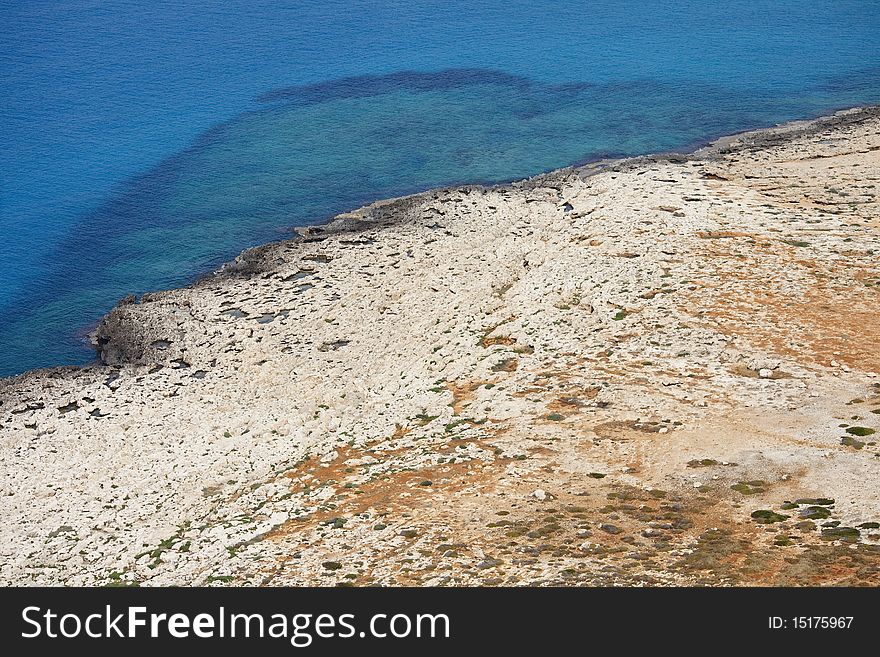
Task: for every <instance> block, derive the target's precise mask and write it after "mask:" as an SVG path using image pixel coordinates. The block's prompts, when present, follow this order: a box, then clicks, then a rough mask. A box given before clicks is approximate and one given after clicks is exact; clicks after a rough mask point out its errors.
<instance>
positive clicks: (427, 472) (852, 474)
mask: <svg viewBox="0 0 880 657" xmlns="http://www.w3.org/2000/svg"><path fill="white" fill-rule="evenodd" d="M878 184H880V110H878V109H877V108H864V109H857V110H850V111H847V112H842V113H839V114H837V115H834V116H832V117H827V118H824V119H818V120H815V121H809V122H799V123H794V124H789V125H786V126H782V127H779V128H774V129H770V130H764V131H759V132H756V133H749V134H745V135H737V136H733V137H729V138H725V139H722V140H719V141H718V142H716V143H715V144H713V145H711V146H709V147H707V148H704V149H701V150H700V151H697V152H696V153H693V154H689V155H670V156H655V157H646V158H636V159H633V160H625V161H615V162H611V161H609V162H600V163H595V164H591V165H587V166H584V167H575V168H568V169H563V170H559V171H555V172H552V173H550V174H546V175H543V176H538V177H536V178H533V179H530V180H526V181H522V182H518V183H514V184H510V185H504V186H498V187H460V188H454V189H445V190H439V191H433V192H428V193H424V194H419V195H416V196H412V197H407V198H403V199H395V200H391V201H386V202H380V203H376V204H373V205H371V206H368V207H366V208H363V209H361V210H358V211H355V212H352V213H350V214H346V215H341V216H340V217H338V218H337V219H336V220H334V221H333V222H332V223H331V224H329V225H327V226H324V227H320V228H310V229H304V230H302V231H301V233H302V234H301V236H300V238H298V239H295V240H291V241H287V242H281V243H276V244H270V245H267V246H264V247H260V248H257V249H253V250H250V251H247V252H245V253H243V254H242V255H241V256H240V257H239V258H238V259H237V260H236V261H235V262H234V263H231V264H230V265H228V266H227V267H225V268H224V269H223V270H222V271H221V272H218V273H217V274H216V275H214V276H211V277H209V278H206V279H204V280H202V281H200V282H198V283H197V284H195V285H193V286H191V287H188V288H185V289H180V290H172V291H167V292H159V293H155V294H149V295H145V296H144V297H143V298H141V299H128V300H126V301H125V302H123V303H121V304H120V305H119V306H118V307H117V308H115V309H114V310H113V311H112V312H111V313H110V314H109V315H108V316H107V317H106V318H104V320H103V321H102V322H101V324H100V326H99V327H98V329H97V331H96V333H95V341H96V345H97V349H98V352H99V355H100V358H101V361H102V363H101V364H96V365H94V366H90V367H86V368H79V369H77V368H58V369H54V370H41V371H34V372H30V373H27V374H25V375H22V376H20V377H16V378H12V379H6V380H3V381H0V513H2V515H3V517H4V523H3V525H2V527H0V582H2V583H3V584H7V585H11V584H16V585H58V584H66V585H75V584H80V585H82V584H84V585H134V584H139V585H205V584H214V585H299V584H318V585H354V586H361V585H376V584H381V585H446V586H453V585H466V586H470V585H565V586H568V585H583V584H589V585H669V584H677V585H728V584H747V585H748V584H754V585H819V584H871V585H877V584H880V524H878V523H880V486H878V483H877V482H878V480H880V447H878V445H877V439H878V436H880V349H878V345H880V266H878V255H880V206H878V194H880V188H878ZM875 431H876V433H875Z"/></svg>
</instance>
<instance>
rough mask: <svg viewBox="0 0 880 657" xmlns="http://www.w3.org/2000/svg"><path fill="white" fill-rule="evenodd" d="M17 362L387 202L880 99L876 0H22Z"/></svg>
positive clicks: (10, 14)
mask: <svg viewBox="0 0 880 657" xmlns="http://www.w3.org/2000/svg"><path fill="white" fill-rule="evenodd" d="M0 90H2V91H0V376H9V375H15V374H18V373H21V372H24V371H26V370H28V369H30V368H35V367H46V366H56V365H71V364H73V365H77V364H85V363H88V362H90V361H92V360H93V359H94V352H93V350H92V349H91V347H90V345H89V343H88V340H87V337H86V336H87V333H88V331H89V330H90V329H91V328H92V327H94V325H95V323H96V322H97V321H98V320H99V319H100V317H101V316H102V314H104V313H105V312H107V311H108V310H109V309H111V308H112V307H113V305H114V304H115V303H116V302H117V301H118V300H119V299H120V298H122V297H125V296H127V295H129V294H135V295H139V294H143V293H145V292H147V291H150V290H157V289H166V288H170V287H177V286H181V285H186V284H188V283H190V282H192V281H194V280H196V279H197V278H198V277H199V276H202V275H204V274H205V273H207V272H210V271H212V270H214V269H216V268H217V267H218V266H219V265H221V264H222V263H223V262H225V261H228V260H230V259H232V258H234V257H235V255H236V254H238V253H239V252H240V251H241V250H242V249H244V248H247V247H250V246H254V245H257V244H261V243H265V242H268V241H273V240H280V239H284V238H287V237H290V236H291V235H292V232H291V228H292V227H293V226H304V225H310V224H319V223H321V222H324V221H326V220H327V219H328V218H330V217H332V216H333V215H334V214H337V213H339V212H343V211H345V210H348V209H352V208H355V207H358V206H360V205H363V204H365V203H368V202H370V201H373V200H377V199H381V198H385V197H391V196H399V195H403V194H407V193H412V192H417V191H420V190H425V189H430V188H432V187H438V186H445V185H451V184H456V183H495V182H503V181H509V180H513V179H517V178H522V177H526V176H530V175H534V174H537V173H540V172H543V171H547V170H550V169H554V168H558V167H562V166H566V165H570V164H574V163H582V162H587V161H590V160H594V159H598V158H602V157H609V156H629V155H637V154H644V153H650V152H657V151H671V150H687V149H691V148H694V147H695V146H698V145H700V144H703V143H705V142H707V141H709V140H711V139H713V138H715V137H717V136H720V135H723V134H728V133H732V132H736V131H742V130H746V129H752V128H758V127H763V126H769V125H773V124H776V123H780V122H784V121H788V120H791V119H796V118H809V117H814V116H817V115H821V114H825V113H829V112H832V111H834V110H837V109H840V108H845V107H850V106H855V105H865V104H876V103H878V102H880V2H878V1H876V0H724V2H718V1H715V2H709V1H707V0H577V1H576V0H555V1H552V2H550V1H542V0H528V1H523V0H505V1H503V2H502V1H496V0H486V1H477V0H470V1H466V2H464V1H459V0H442V1H440V0H437V1H423V0H405V1H397V0H386V1H382V0H372V1H371V0H319V1H313V0H299V1H296V2H283V1H281V0H269V1H267V0H245V1H239V0H175V1H173V2H168V1H165V0H149V1H148V2H144V1H142V0H137V1H135V0H102V1H97V0H63V1H62V0H58V1H50V0H24V1H20V0H3V1H2V2H0Z"/></svg>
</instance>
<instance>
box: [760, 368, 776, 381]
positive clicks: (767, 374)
mask: <svg viewBox="0 0 880 657" xmlns="http://www.w3.org/2000/svg"><path fill="white" fill-rule="evenodd" d="M758 376H760V377H761V378H762V379H772V378H773V370H768V369H767V368H766V367H765V368H764V369H762V370H759V371H758Z"/></svg>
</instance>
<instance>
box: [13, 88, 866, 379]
mask: <svg viewBox="0 0 880 657" xmlns="http://www.w3.org/2000/svg"><path fill="white" fill-rule="evenodd" d="M878 113H880V104H876V105H875V104H869V105H857V106H853V107H847V108H842V109H838V110H834V111H832V112H829V113H825V114H820V115H818V116H816V117H813V118H807V119H794V120H792V121H786V122H784V123H778V124H775V125H773V126H768V127H764V128H755V129H752V130H745V131H741V132H736V133H733V134H728V135H721V136H716V137H710V138H707V139H705V140H700V141H698V142H696V143H695V144H694V145H693V147H692V148H686V149H683V150H681V151H670V152H660V153H651V154H646V155H636V156H632V157H623V158H610V159H609V158H600V159H595V160H593V159H590V160H586V161H584V162H579V163H574V164H572V165H569V166H566V167H560V168H558V169H553V170H551V171H547V172H544V173H539V174H536V175H534V176H530V177H528V178H523V179H518V180H514V181H509V182H502V183H497V184H479V183H475V184H472V183H463V184H458V185H451V186H447V187H437V188H432V189H428V190H425V191H421V192H415V193H413V194H407V195H404V196H398V197H391V198H386V199H379V200H376V201H374V202H372V203H369V204H367V205H364V206H361V207H359V208H356V209H353V210H350V211H346V212H342V213H339V214H337V215H334V216H333V217H330V218H328V219H327V220H326V222H325V223H321V224H314V225H307V226H293V227H291V228H290V230H292V231H293V232H294V233H295V236H294V237H291V238H287V239H282V240H277V241H272V242H267V243H265V244H260V245H257V246H254V247H250V248H247V249H244V250H243V251H242V252H241V253H239V254H238V255H237V256H236V257H235V258H234V259H232V260H230V261H227V262H225V263H223V264H221V265H220V266H219V267H218V268H216V269H214V270H212V271H209V272H205V273H203V274H200V275H197V276H196V277H195V278H194V280H193V281H192V282H191V283H189V284H187V285H184V286H181V287H177V288H169V289H163V290H154V291H150V292H147V293H145V294H143V295H141V297H146V298H153V297H155V296H156V295H161V294H163V293H165V292H170V291H173V290H179V289H191V288H197V287H198V286H199V285H200V284H202V283H203V282H205V281H209V282H210V281H215V280H220V279H222V278H223V277H224V276H238V275H242V274H247V273H248V272H254V273H256V272H257V271H258V270H259V269H261V268H262V267H263V266H264V263H262V262H261V260H262V259H263V258H268V257H271V254H270V253H268V252H270V251H271V250H272V249H273V247H275V246H276V245H283V244H287V243H299V242H308V241H310V240H315V239H323V238H324V237H327V236H330V235H339V234H343V233H349V232H350V233H352V234H355V233H357V232H359V231H362V230H368V229H369V228H371V227H373V225H370V224H365V223H364V222H371V223H372V222H375V224H376V225H379V226H382V227H388V226H393V225H395V224H397V223H399V222H398V220H396V219H394V218H391V219H387V214H388V213H389V212H391V213H393V212H394V211H396V210H397V209H398V208H401V207H406V206H408V205H411V204H415V203H418V202H419V201H420V200H422V199H424V198H428V197H430V196H431V195H433V194H437V193H443V192H451V191H456V190H471V189H506V188H510V189H515V188H518V187H521V186H528V185H529V184H541V183H542V182H543V181H552V180H555V179H556V178H558V177H560V176H565V175H570V174H575V175H579V176H581V175H593V174H595V173H599V172H601V171H606V170H628V169H630V168H633V167H639V166H644V165H646V164H650V163H653V162H663V161H688V160H694V159H698V160H699V159H707V160H708V159H711V158H712V157H717V156H718V155H719V154H720V153H721V152H723V151H725V150H726V149H728V148H729V147H730V146H731V145H736V148H738V149H748V148H754V147H756V146H758V147H761V146H763V147H767V146H770V145H773V144H776V143H780V142H782V141H785V140H786V139H791V138H795V137H797V136H802V135H805V134H809V133H811V132H813V131H816V130H822V129H828V128H833V127H835V126H837V125H850V124H851V123H853V122H855V123H858V122H860V121H864V120H869V119H870V118H871V117H872V116H875V115H876V114H878ZM132 299H135V296H134V295H129V296H128V297H126V298H123V299H120V300H119V301H118V302H117V306H118V305H122V304H125V303H130V302H131V301H132ZM112 311H113V309H111V310H110V311H108V312H107V313H105V314H104V315H102V316H101V317H99V318H97V319H96V320H95V321H94V322H92V323H91V324H89V325H88V326H85V327H82V328H81V329H80V330H81V331H82V333H83V336H84V337H85V338H86V339H87V340H88V342H89V343H90V344H91V346H92V348H93V349H94V350H95V359H94V360H93V361H92V362H89V363H84V364H82V365H77V364H68V365H63V364H62V365H54V366H48V367H39V368H33V369H30V370H26V371H24V372H21V373H18V374H12V375H9V376H5V377H0V384H2V383H3V382H6V381H13V380H17V379H19V378H21V377H28V376H31V375H39V374H40V373H47V374H48V373H59V372H68V371H77V370H81V369H89V368H93V367H101V366H102V365H104V364H105V363H103V362H102V360H101V350H100V349H99V348H98V345H97V344H96V342H95V340H96V337H95V336H96V334H97V332H98V331H99V330H100V329H101V326H102V324H104V322H105V320H106V318H107V316H108V315H109V314H110V313H112Z"/></svg>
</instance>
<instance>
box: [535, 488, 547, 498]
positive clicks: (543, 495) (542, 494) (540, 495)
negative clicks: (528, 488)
mask: <svg viewBox="0 0 880 657" xmlns="http://www.w3.org/2000/svg"><path fill="white" fill-rule="evenodd" d="M532 497H534V498H536V499H539V500H546V499H547V493H546V492H545V491H543V490H541V489H540V488H539V489H538V490H536V491H535V492H534V493H532Z"/></svg>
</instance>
